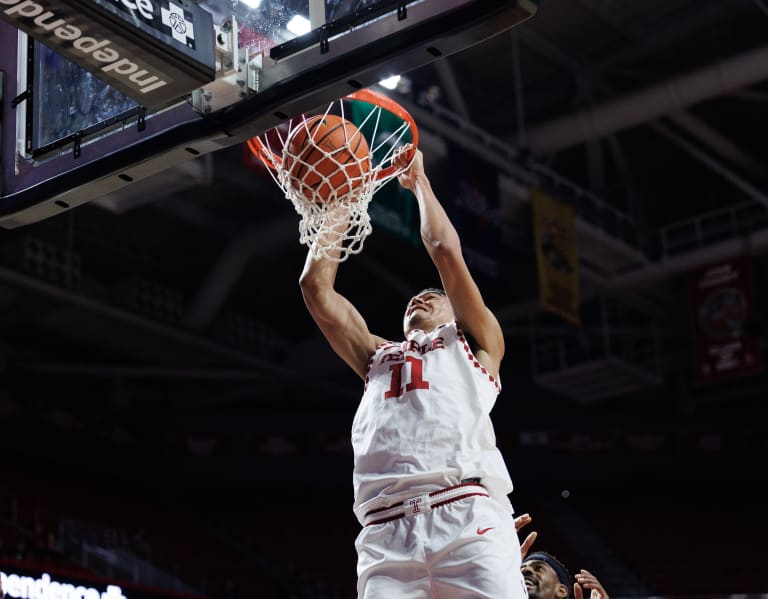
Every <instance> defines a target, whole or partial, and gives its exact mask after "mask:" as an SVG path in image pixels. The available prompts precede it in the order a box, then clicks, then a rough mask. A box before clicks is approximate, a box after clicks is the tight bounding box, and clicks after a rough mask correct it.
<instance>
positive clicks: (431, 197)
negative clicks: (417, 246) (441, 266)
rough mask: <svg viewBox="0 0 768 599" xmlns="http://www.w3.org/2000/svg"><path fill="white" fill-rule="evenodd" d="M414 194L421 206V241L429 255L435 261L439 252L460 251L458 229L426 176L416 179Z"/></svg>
mask: <svg viewBox="0 0 768 599" xmlns="http://www.w3.org/2000/svg"><path fill="white" fill-rule="evenodd" d="M413 192H414V194H415V195H416V200H417V202H418V204H419V219H420V232H421V240H422V241H423V242H424V246H425V247H426V248H427V252H429V255H430V256H432V258H433V259H434V258H435V256H436V254H437V253H439V252H444V251H451V250H457V251H458V250H459V249H460V247H461V245H460V241H459V236H458V233H456V228H455V227H454V226H453V223H451V221H450V219H449V218H448V214H446V212H445V209H444V208H443V207H442V205H441V204H440V202H439V201H438V200H437V197H436V196H435V193H434V191H432V186H431V184H430V182H429V179H427V177H426V175H420V176H419V177H418V178H417V179H416V182H415V185H414V189H413Z"/></svg>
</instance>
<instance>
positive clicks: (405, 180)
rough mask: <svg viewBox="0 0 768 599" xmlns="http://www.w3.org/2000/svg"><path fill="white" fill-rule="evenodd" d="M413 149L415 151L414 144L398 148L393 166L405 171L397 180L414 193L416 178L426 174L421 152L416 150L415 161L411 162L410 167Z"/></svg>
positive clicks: (393, 157) (393, 158)
mask: <svg viewBox="0 0 768 599" xmlns="http://www.w3.org/2000/svg"><path fill="white" fill-rule="evenodd" d="M411 149H414V148H413V145H412V144H406V145H404V146H403V147H401V148H398V149H397V151H396V152H395V154H394V155H393V156H392V164H393V165H394V166H395V168H397V169H401V168H402V169H405V170H404V171H403V172H402V173H400V174H399V175H398V176H397V180H398V181H399V182H400V185H402V186H403V187H405V188H406V189H410V190H411V191H413V189H414V187H415V186H416V178H417V177H418V176H419V175H423V174H424V155H423V154H422V153H421V150H419V149H418V148H415V153H414V155H413V161H411V163H410V166H409V164H408V162H409V156H410V152H409V150H411Z"/></svg>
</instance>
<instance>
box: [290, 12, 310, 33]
mask: <svg viewBox="0 0 768 599" xmlns="http://www.w3.org/2000/svg"><path fill="white" fill-rule="evenodd" d="M285 28H286V29H287V30H288V31H290V32H291V33H293V34H294V35H304V34H305V33H309V32H310V31H312V26H311V25H310V24H309V19H307V18H306V17H302V16H301V15H294V16H293V18H292V19H291V20H290V21H288V24H287V25H286V26H285Z"/></svg>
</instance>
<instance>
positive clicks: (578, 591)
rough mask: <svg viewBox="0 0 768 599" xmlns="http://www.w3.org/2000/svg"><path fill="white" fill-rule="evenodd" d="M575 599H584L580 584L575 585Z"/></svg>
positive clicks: (575, 583)
mask: <svg viewBox="0 0 768 599" xmlns="http://www.w3.org/2000/svg"><path fill="white" fill-rule="evenodd" d="M573 598H574V599H584V594H583V593H582V592H581V587H580V586H579V583H577V582H574V583H573Z"/></svg>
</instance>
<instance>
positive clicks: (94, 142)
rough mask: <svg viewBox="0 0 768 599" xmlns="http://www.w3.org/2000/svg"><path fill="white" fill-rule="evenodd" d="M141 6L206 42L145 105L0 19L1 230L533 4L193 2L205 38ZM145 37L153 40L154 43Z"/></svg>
mask: <svg viewBox="0 0 768 599" xmlns="http://www.w3.org/2000/svg"><path fill="white" fill-rule="evenodd" d="M46 1H50V2H56V0H35V1H34V2H33V1H32V0H24V4H23V6H24V7H26V8H21V7H22V4H21V2H22V0H6V1H5V2H4V7H5V6H6V5H8V6H10V8H5V10H4V11H0V12H2V14H0V16H3V15H4V14H5V13H7V12H8V11H9V10H14V7H15V10H17V12H20V11H22V10H26V11H28V12H29V15H30V16H29V17H28V19H27V20H28V21H29V23H33V24H34V23H38V21H36V20H35V19H41V18H42V17H40V16H38V17H35V16H34V14H32V13H33V12H34V10H35V9H34V8H29V7H30V6H31V5H34V6H35V7H37V6H38V5H39V8H40V11H41V12H40V13H39V14H48V13H43V12H42V11H43V10H44V9H46V6H45V2H46ZM58 1H59V2H61V3H66V2H72V3H76V2H81V1H82V0H58ZM105 1H106V0H89V2H91V3H97V4H98V3H99V2H105ZM176 1H177V2H179V3H180V4H181V3H182V2H188V1H189V0H176ZM153 2H154V3H156V4H157V5H158V6H156V7H154V9H153V10H155V13H156V14H157V15H158V20H159V19H160V18H161V17H160V16H159V15H162V19H163V23H164V25H163V27H164V29H165V33H166V38H167V39H168V43H169V44H175V43H177V42H183V43H182V45H184V46H185V47H184V48H182V49H183V50H184V51H185V52H187V53H189V52H191V50H190V48H192V46H197V48H200V47H203V46H205V44H209V45H213V47H214V48H215V55H216V68H215V76H214V78H213V79H212V80H211V81H210V82H209V83H205V84H203V85H201V86H199V87H197V88H196V89H194V90H190V91H189V92H188V93H184V94H182V95H181V96H180V97H178V98H177V99H176V100H175V101H171V102H165V103H164V104H163V105H162V106H153V107H149V108H147V107H146V106H144V105H143V104H142V103H141V102H140V101H137V99H136V97H129V96H128V95H126V94H125V93H122V92H121V91H119V90H117V89H114V88H113V87H111V86H110V85H109V84H107V83H105V82H104V81H103V80H102V79H101V78H100V77H99V76H97V75H99V72H98V69H92V68H90V67H89V68H88V69H85V68H82V67H81V66H78V65H76V64H73V63H72V62H70V61H68V60H67V59H66V58H64V57H63V56H61V55H60V54H59V52H57V51H55V50H53V49H49V48H47V47H46V46H45V45H43V44H42V43H39V42H38V41H34V40H32V39H31V37H30V36H28V35H27V34H25V33H23V32H22V31H21V30H20V29H17V27H16V26H15V25H14V24H12V23H11V22H8V21H7V19H6V20H5V21H0V71H2V74H3V88H2V91H3V103H2V121H0V123H2V125H1V127H2V130H1V133H2V140H1V141H2V146H1V148H0V152H1V156H2V166H3V169H2V179H0V227H4V228H12V227H17V226H21V225H24V224H26V223H31V222H35V221H38V220H41V219H44V218H47V217H49V216H53V215H55V214H58V213H60V212H61V211H63V210H67V209H69V208H72V207H74V206H77V205H79V204H82V203H85V202H88V201H91V200H93V199H96V198H97V197H100V196H101V195H104V194H107V193H110V192H112V191H115V190H117V189H120V188H122V187H124V186H127V185H130V184H131V183H132V182H134V181H136V180H140V179H142V178H145V177H148V176H150V175H152V174H155V173H157V172H160V171H162V170H165V169H167V168H170V167H172V166H175V165H177V164H179V163H180V162H183V161H186V160H189V159H193V158H195V157H197V156H200V155H201V154H205V153H208V152H212V151H215V150H217V149H220V148H223V147H226V146H230V145H234V144H239V143H242V142H244V141H246V140H247V139H249V138H251V137H253V136H255V135H258V134H260V133H262V132H264V131H266V130H267V129H270V128H271V127H274V126H275V125H277V124H279V123H280V122H283V121H285V120H287V119H289V118H291V117H293V116H296V115H298V114H301V113H303V112H307V111H311V110H313V109H315V108H317V107H319V106H322V105H323V104H325V103H328V102H331V101H333V100H335V99H337V98H340V97H342V96H345V95H347V94H348V93H351V92H353V91H355V90H356V89H359V88H362V87H368V86H370V85H373V84H374V83H376V82H377V81H379V80H381V79H384V78H386V77H388V76H390V75H393V74H400V73H405V72H407V71H409V70H412V69H415V68H417V67H420V66H423V65H425V64H428V63H429V62H432V61H435V60H438V59H440V57H442V56H445V55H449V54H452V53H454V52H457V51H459V50H461V49H463V48H465V47H468V46H470V45H473V44H475V43H478V42H480V41H482V40H484V39H487V38H488V37H490V36H492V35H495V34H497V33H500V32H502V31H506V30H508V29H510V28H512V27H514V26H515V25H517V24H518V23H520V22H522V21H524V20H526V19H527V18H529V17H531V16H532V15H533V14H535V12H536V10H537V7H538V4H537V2H535V1H533V0H414V1H410V2H406V1H405V0H356V1H355V0H325V1H323V0H247V1H245V0H241V1H237V0H205V1H203V2H200V3H199V4H197V5H195V6H196V7H197V8H196V9H198V8H201V9H203V10H204V11H206V13H209V14H210V16H211V20H212V22H213V27H212V28H211V30H210V31H208V30H200V29H201V28H200V27H198V28H197V29H196V30H195V31H194V33H193V32H192V31H191V29H187V30H185V32H184V33H183V34H182V33H180V32H181V31H182V29H183V26H184V22H183V19H184V16H183V15H184V14H189V13H188V12H185V11H181V12H180V13H179V14H181V15H182V16H181V17H178V15H177V14H176V13H173V11H174V10H177V9H178V6H176V4H174V0H143V2H142V3H138V2H137V3H135V4H132V3H128V4H129V5H132V6H138V5H142V6H154V5H153V4H152V3H153ZM17 3H18V6H16V4H17ZM146 3H149V4H146ZM112 4H119V3H114V2H112ZM174 7H175V8H174ZM109 8H110V10H112V9H113V8H114V7H113V6H111V5H110V6H109ZM187 9H189V6H187ZM187 9H185V10H187ZM61 10H62V11H63V10H64V9H61ZM169 11H170V12H169ZM49 12H50V11H49ZM113 12H114V11H113ZM62 14H64V13H62ZM169 15H170V16H169ZM129 16H131V15H129ZM139 16H141V15H138V16H136V24H137V25H136V26H137V27H139V26H141V23H140V22H139V18H138V17H139ZM174 17H178V18H180V19H181V21H179V20H178V18H176V19H174ZM78 18H81V16H80V15H78ZM121 18H122V19H125V18H126V15H125V14H123V15H121ZM29 23H28V24H29ZM48 24H49V25H50V20H49V21H48ZM123 25H124V21H123ZM123 29H125V27H123ZM123 33H124V32H123ZM177 34H178V35H177ZM153 35H154V38H153V40H154V39H155V38H158V35H159V34H157V33H156V32H155V33H153ZM192 36H193V37H192ZM94 37H95V36H94ZM171 38H172V39H171ZM182 38H183V39H182ZM59 41H61V40H59ZM97 42H98V40H95V41H94V42H93V43H94V44H96V43H97ZM193 42H194V43H193ZM104 43H106V42H104ZM190 44H192V45H191V46H190ZM192 49H194V48H192ZM169 55H170V54H169ZM176 56H177V57H178V56H180V55H179V54H177V55H176ZM153 58H155V59H156V58H157V57H156V56H155V57H153ZM160 58H162V57H160ZM181 58H182V59H183V58H184V56H181ZM173 66H176V65H173ZM169 68H170V67H169ZM123 69H124V70H125V71H126V75H125V77H126V78H134V77H137V78H138V77H140V76H141V75H142V72H141V71H136V72H135V73H133V72H132V71H130V69H131V65H124V66H123ZM115 70H118V69H117V68H115ZM134 70H135V68H134ZM161 70H162V69H161ZM123 91H124V90H123ZM139 97H140V96H139ZM211 97H213V98H214V100H210V98H211ZM201 98H203V100H200V99H201ZM196 99H197V101H196ZM216 100H218V102H216ZM201 102H202V103H201ZM206 102H208V103H206Z"/></svg>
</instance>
